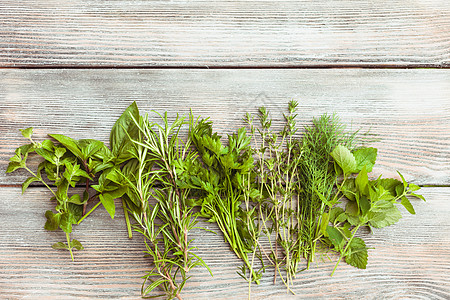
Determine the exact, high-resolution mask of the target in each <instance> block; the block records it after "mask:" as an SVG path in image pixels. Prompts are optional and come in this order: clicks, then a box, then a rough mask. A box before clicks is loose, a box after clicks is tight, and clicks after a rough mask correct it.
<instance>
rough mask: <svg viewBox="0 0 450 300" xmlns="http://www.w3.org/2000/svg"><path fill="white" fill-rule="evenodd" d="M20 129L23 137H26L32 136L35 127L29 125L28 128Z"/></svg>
mask: <svg viewBox="0 0 450 300" xmlns="http://www.w3.org/2000/svg"><path fill="white" fill-rule="evenodd" d="M19 130H20V132H21V133H22V135H23V137H24V138H26V139H29V138H31V136H32V135H33V127H29V128H27V129H19Z"/></svg>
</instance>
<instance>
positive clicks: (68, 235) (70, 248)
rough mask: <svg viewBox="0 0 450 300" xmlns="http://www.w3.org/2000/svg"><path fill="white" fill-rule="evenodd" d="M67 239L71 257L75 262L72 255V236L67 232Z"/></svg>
mask: <svg viewBox="0 0 450 300" xmlns="http://www.w3.org/2000/svg"><path fill="white" fill-rule="evenodd" d="M66 239H67V247H69V252H70V257H71V258H72V261H74V259H73V253H72V246H71V245H70V234H69V233H68V232H66Z"/></svg>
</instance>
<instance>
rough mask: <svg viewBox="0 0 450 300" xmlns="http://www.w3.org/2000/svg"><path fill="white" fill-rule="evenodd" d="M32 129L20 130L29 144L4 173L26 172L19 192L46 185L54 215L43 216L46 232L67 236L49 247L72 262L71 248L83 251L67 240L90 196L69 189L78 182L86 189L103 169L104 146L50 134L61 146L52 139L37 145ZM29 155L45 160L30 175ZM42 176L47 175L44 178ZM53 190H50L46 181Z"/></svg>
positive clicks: (21, 150) (91, 141)
mask: <svg viewBox="0 0 450 300" xmlns="http://www.w3.org/2000/svg"><path fill="white" fill-rule="evenodd" d="M32 133H33V128H28V129H25V130H22V135H23V136H24V137H25V138H28V139H29V140H30V141H31V143H30V144H26V145H23V146H21V147H19V148H17V149H16V151H15V153H16V154H15V155H14V156H13V157H12V158H11V159H10V164H9V166H8V169H7V173H9V172H13V171H15V170H17V169H25V170H26V171H28V172H29V173H30V174H31V176H30V177H29V178H27V179H26V180H25V181H24V182H23V184H22V192H25V190H26V189H27V187H28V186H29V185H30V183H32V182H35V181H39V182H41V183H42V184H44V186H46V187H47V188H48V189H49V191H50V192H51V193H52V195H53V197H52V200H56V207H55V210H56V213H54V212H53V211H51V210H48V211H47V212H46V213H45V216H46V218H47V222H46V224H45V226H44V227H45V229H47V230H57V229H58V228H60V229H62V230H63V231H64V232H65V233H66V240H67V244H64V243H63V242H59V243H56V244H54V245H53V246H52V247H53V248H55V249H67V250H69V252H70V256H71V258H72V260H73V253H72V249H73V248H75V249H77V250H81V249H83V247H82V245H81V243H80V242H78V241H77V240H72V241H71V239H70V236H69V235H70V233H71V232H72V225H74V224H77V223H78V221H79V220H81V217H82V213H83V206H84V204H85V203H87V201H88V199H89V193H88V191H87V190H85V191H84V193H83V195H82V196H80V195H79V194H78V193H74V192H73V191H72V190H71V189H70V188H75V186H76V185H77V184H78V183H85V184H86V186H87V189H88V187H89V181H90V180H91V179H92V177H93V176H94V175H95V173H96V172H99V171H101V169H102V166H101V165H102V163H103V160H102V153H103V152H102V150H103V149H104V144H103V143H102V142H100V141H96V140H87V139H85V140H79V141H75V140H73V139H71V138H69V137H66V136H63V135H59V134H53V135H50V136H51V137H53V138H54V139H55V140H57V141H58V142H60V144H56V145H55V144H54V142H53V141H52V140H44V141H43V142H42V143H37V142H35V141H34V140H33V139H32ZM32 153H36V154H37V155H39V156H41V157H42V158H44V160H43V161H42V162H41V163H40V164H39V166H38V168H37V171H36V172H33V171H32V170H31V169H30V167H29V166H27V159H28V156H29V155H30V154H32ZM42 173H44V174H45V175H46V177H47V178H46V179H45V177H43V174H42ZM46 180H48V181H49V182H51V183H50V184H51V185H54V186H55V187H56V190H55V189H52V188H51V187H50V186H49V185H48V184H47V181H46Z"/></svg>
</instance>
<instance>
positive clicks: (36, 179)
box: [22, 176, 39, 194]
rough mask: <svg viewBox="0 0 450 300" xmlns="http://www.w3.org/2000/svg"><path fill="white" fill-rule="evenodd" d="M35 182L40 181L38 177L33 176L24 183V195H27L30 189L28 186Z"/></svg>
mask: <svg viewBox="0 0 450 300" xmlns="http://www.w3.org/2000/svg"><path fill="white" fill-rule="evenodd" d="M34 181H39V178H38V177H34V176H31V177H28V178H27V180H25V181H24V182H23V183H22V194H23V193H25V190H26V189H27V188H28V186H29V185H30V183H32V182H34Z"/></svg>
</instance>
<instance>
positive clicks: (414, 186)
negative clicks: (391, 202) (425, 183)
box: [408, 183, 420, 192]
mask: <svg viewBox="0 0 450 300" xmlns="http://www.w3.org/2000/svg"><path fill="white" fill-rule="evenodd" d="M408 187H409V190H410V191H411V192H415V191H418V190H420V186H418V185H417V184H414V183H410V184H409V186H408Z"/></svg>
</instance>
